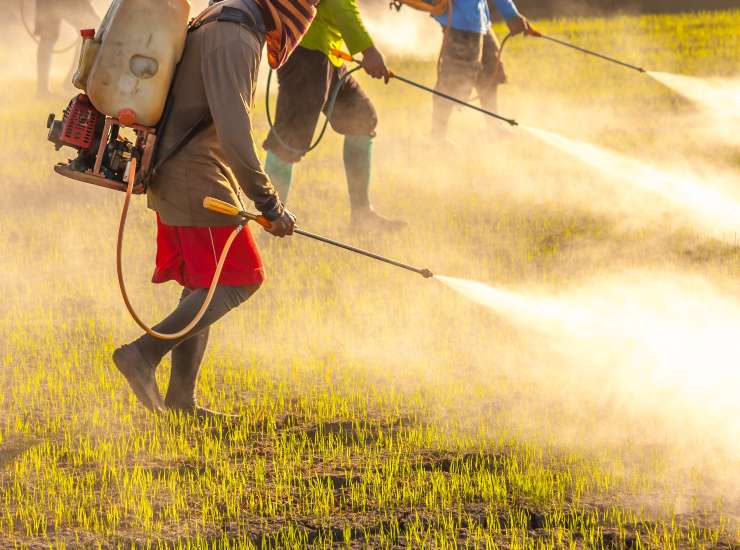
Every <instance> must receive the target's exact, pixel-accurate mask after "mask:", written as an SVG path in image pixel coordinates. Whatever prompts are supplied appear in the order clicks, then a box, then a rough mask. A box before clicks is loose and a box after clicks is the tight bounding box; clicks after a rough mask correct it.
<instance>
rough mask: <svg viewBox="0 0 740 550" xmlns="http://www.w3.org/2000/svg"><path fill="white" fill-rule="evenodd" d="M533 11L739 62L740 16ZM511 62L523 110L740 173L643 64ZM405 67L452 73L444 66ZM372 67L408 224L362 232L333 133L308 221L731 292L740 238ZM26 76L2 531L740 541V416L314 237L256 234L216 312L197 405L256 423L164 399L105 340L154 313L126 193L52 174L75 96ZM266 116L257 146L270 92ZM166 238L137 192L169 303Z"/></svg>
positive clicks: (480, 270)
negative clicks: (705, 413) (56, 136)
mask: <svg viewBox="0 0 740 550" xmlns="http://www.w3.org/2000/svg"><path fill="white" fill-rule="evenodd" d="M540 26H541V28H542V30H543V31H546V32H548V33H551V34H554V35H558V36H562V37H566V38H568V39H571V40H573V41H576V42H578V43H580V44H583V45H585V46H588V47H593V48H595V49H598V50H601V51H604V52H607V53H611V54H613V55H616V56H618V57H623V58H625V59H627V60H631V61H633V62H635V63H638V64H643V65H646V66H648V67H650V68H655V69H656V70H661V71H671V72H680V73H683V74H688V75H698V76H722V77H728V78H729V77H737V76H738V63H737V62H738V59H740V11H732V12H715V13H712V14H701V15H690V16H689V15H686V16H651V17H639V18H638V17H621V18H616V19H608V20H607V19H590V20H560V21H550V22H543V23H541V25H540ZM11 47H12V46H10V45H7V44H6V45H4V46H2V47H1V48H0V65H1V64H4V63H5V62H6V61H8V60H10V59H11V56H17V52H14V51H11ZM28 59H32V57H28ZM505 60H506V63H507V70H508V73H509V77H510V81H511V84H509V85H508V86H507V87H506V88H505V89H503V90H502V94H501V95H502V97H501V111H502V112H503V113H504V114H507V115H511V116H515V117H517V118H518V119H519V120H520V121H521V122H522V123H524V124H528V125H532V126H538V127H542V128H546V129H549V130H552V131H557V132H560V133H563V134H565V135H568V136H571V137H575V138H578V139H585V140H590V141H593V142H597V143H599V144H601V145H604V146H608V147H611V148H613V149H616V150H619V151H622V152H625V153H628V154H636V155H638V156H639V157H640V158H643V159H647V160H651V161H654V162H656V163H659V164H660V165H662V166H673V167H674V168H675V167H678V168H679V169H680V168H682V167H684V166H687V167H692V168H696V169H697V170H700V169H701V170H705V171H706V173H713V174H721V175H722V177H723V178H729V180H730V181H731V180H732V178H733V177H734V178H735V179H734V181H735V182H737V181H738V180H737V169H738V166H739V165H740V149H739V148H738V144H737V143H732V142H731V141H727V140H724V139H719V138H718V137H717V136H718V134H717V132H716V131H715V130H716V128H715V127H714V126H713V125H712V124H710V123H709V122H708V121H707V118H706V116H705V114H704V113H702V112H699V111H698V110H697V109H696V108H695V107H694V106H692V105H691V104H689V103H688V102H687V101H686V100H684V99H682V98H680V97H678V96H676V95H674V94H673V93H672V92H670V91H669V90H667V89H665V88H663V87H662V86H660V85H659V84H657V83H656V82H654V81H652V80H650V79H649V78H648V77H646V76H644V75H641V74H638V73H632V72H629V71H624V70H622V69H619V68H617V67H614V66H612V65H608V64H605V63H603V62H601V61H598V60H592V59H589V58H586V57H583V56H581V55H578V54H575V53H571V52H569V51H567V50H563V49H557V48H554V47H551V46H547V45H545V44H543V43H541V42H537V41H533V40H531V39H528V40H524V39H518V40H516V41H512V42H511V45H510V46H507V51H506V52H505ZM391 61H392V67H393V68H394V70H396V71H397V72H398V73H399V74H404V75H406V76H408V77H411V78H415V79H418V80H420V81H422V82H425V83H432V82H433V80H434V66H435V62H434V60H419V59H400V58H392V57H391ZM0 75H2V73H0ZM2 76H3V77H4V75H2ZM263 76H264V75H263ZM361 78H362V79H363V82H367V80H366V79H365V78H364V77H361ZM367 85H368V90H369V92H370V93H371V95H372V97H373V99H374V100H375V101H376V104H377V108H378V111H379V113H380V117H381V125H380V128H379V130H378V139H377V144H376V168H375V181H376V184H375V189H374V193H375V204H376V206H377V208H378V209H379V210H381V211H383V212H387V213H392V214H394V215H398V216H401V217H404V218H405V219H407V220H408V221H409V222H410V229H409V230H408V231H407V232H405V233H403V234H401V235H397V236H387V237H369V236H363V235H355V234H352V233H351V232H350V231H349V228H348V206H347V202H348V201H347V199H346V190H345V183H344V175H343V171H342V165H341V149H340V145H341V142H340V141H339V138H338V137H337V136H335V135H332V136H330V137H329V138H328V139H327V140H326V141H325V142H324V143H323V144H322V145H321V146H320V148H319V149H318V150H317V151H316V152H315V153H313V154H312V155H311V156H310V157H309V158H308V159H307V160H306V161H305V162H303V163H302V164H301V165H300V168H299V173H298V178H297V182H296V187H295V192H294V194H293V195H292V197H291V207H292V209H293V210H294V211H295V212H296V213H297V215H298V218H299V223H300V224H301V225H303V226H304V227H306V228H308V229H310V230H312V231H316V232H319V233H324V234H327V235H330V236H335V237H337V238H342V239H345V240H348V241H351V242H353V243H355V244H358V245H361V246H366V247H369V248H372V249H373V250H376V251H378V252H381V253H383V254H388V255H390V256H392V257H395V258H399V259H401V260H403V261H407V262H410V263H413V264H416V265H420V266H422V267H429V268H431V269H432V270H433V271H435V272H436V273H441V274H447V275H452V276H459V277H465V278H470V279H475V280H478V281H482V282H485V283H487V284H491V285H497V286H498V285H501V286H502V287H503V288H507V289H514V290H521V291H523V292H524V291H526V292H527V293H530V292H531V293H533V294H534V295H551V296H562V297H568V296H571V295H573V294H576V295H577V294H578V292H579V289H581V288H588V289H595V290H594V292H598V290H599V288H601V287H600V286H599V284H598V283H599V281H602V280H604V279H605V278H608V279H609V280H610V281H612V282H613V280H614V278H615V277H616V278H617V280H618V285H617V286H616V287H615V285H614V284H611V283H610V284H609V285H606V286H605V287H604V288H606V289H607V290H608V289H614V288H617V289H622V290H623V292H622V293H619V292H615V293H614V294H613V295H612V294H610V293H609V292H607V291H604V293H603V294H602V295H601V297H602V298H603V300H604V301H605V302H606V303H612V302H613V303H614V304H620V305H624V304H626V303H628V302H629V299H633V298H634V297H635V296H639V300H642V301H644V302H645V303H647V304H648V306H647V307H650V304H651V303H652V302H651V298H652V297H653V296H654V295H658V294H660V293H661V292H663V291H664V290H665V289H666V288H668V289H669V290H670V289H672V290H671V293H672V294H670V296H671V297H672V300H673V299H675V300H677V301H678V302H677V303H683V302H682V300H683V299H684V298H683V296H684V294H683V293H685V295H686V297H687V299H688V297H693V298H694V299H695V300H698V301H699V302H700V303H703V302H702V299H703V298H702V297H704V296H709V295H711V296H712V297H713V299H715V300H716V301H717V302H721V303H725V304H729V305H732V304H735V302H736V301H737V300H739V298H738V296H740V278H739V277H738V274H740V248H738V247H737V245H736V241H734V242H733V239H720V238H715V237H713V236H709V235H707V232H706V231H705V230H704V228H701V229H699V228H697V227H696V226H695V225H693V224H692V223H691V222H690V220H689V218H687V217H686V216H684V214H685V213H684V212H682V211H681V210H680V209H673V207H672V206H671V205H670V204H667V203H666V204H664V203H663V202H661V201H659V200H655V199H654V198H653V197H651V196H650V195H649V194H647V195H641V194H635V193H634V192H631V191H627V190H625V189H624V188H619V187H615V186H613V185H611V186H610V185H604V181H603V180H604V176H603V175H600V174H599V173H596V172H594V171H593V170H590V169H588V168H586V167H583V166H581V165H579V164H578V163H577V162H576V161H574V160H572V159H567V158H563V156H562V155H561V154H559V153H558V152H557V151H554V150H550V149H548V148H547V147H546V146H545V145H542V144H539V143H537V142H536V141H533V140H532V139H531V138H528V137H526V136H521V135H520V134H519V133H516V132H515V133H514V134H512V135H510V134H507V133H505V132H502V131H501V130H499V129H497V128H490V127H488V126H486V125H485V124H484V121H481V120H480V119H479V118H477V117H476V115H471V114H468V113H459V114H458V116H457V118H456V120H455V124H454V128H453V129H452V131H451V133H450V140H451V141H452V142H454V144H443V143H441V142H439V141H438V140H434V139H433V138H432V137H431V136H429V132H430V129H429V128H430V124H429V118H430V111H431V109H430V100H429V98H428V97H427V96H424V95H421V94H420V93H418V92H416V91H415V90H413V89H411V88H407V87H403V86H402V84H400V83H397V82H394V83H391V84H390V85H389V86H388V87H385V86H384V85H382V84H379V83H376V82H367ZM32 89H33V86H32V82H31V81H30V80H29V81H23V80H18V79H13V80H10V79H4V80H3V82H2V88H0V102H1V103H0V104H1V105H2V106H3V107H2V109H1V110H0V144H2V148H1V150H0V184H1V185H2V192H1V193H0V214H1V216H0V257H2V258H3V265H2V269H1V270H0V283H1V284H2V286H1V287H0V288H2V300H1V301H0V385H1V386H2V392H0V547H2V548H5V547H8V548H15V547H33V548H46V547H49V546H53V547H59V548H64V547H66V548H75V547H80V548H81V547H85V548H89V547H120V548H133V547H136V548H139V547H142V548H170V547H174V548H210V547H218V548H241V547H245V546H246V547H278V548H288V547H289V548H302V547H305V546H310V545H315V546H317V547H348V548H366V547H367V548H376V547H378V548H630V547H631V548H738V547H740V522H739V519H740V481H739V480H738V472H739V471H740V457H739V455H738V445H737V440H735V441H733V440H732V439H733V437H732V436H733V434H735V435H738V432H737V429H738V423H740V418H738V417H737V416H735V415H733V410H732V409H730V410H729V411H719V412H718V413H717V415H715V416H711V417H708V418H711V419H712V422H711V423H707V422H704V417H700V416H696V415H695V410H694V409H685V408H682V407H681V404H680V403H676V402H674V401H671V395H667V397H666V398H665V399H664V400H663V401H661V398H660V397H659V396H660V392H661V390H662V387H660V386H659V385H656V386H652V385H651V383H652V382H651V379H649V378H643V377H640V376H639V372H641V371H639V369H638V370H635V369H634V368H633V367H634V365H631V364H630V365H627V364H625V363H623V361H622V360H621V356H619V355H618V354H617V355H615V356H614V357H615V358H614V360H613V361H611V360H610V361H603V360H602V359H603V357H601V356H602V355H603V353H606V352H605V351H604V350H605V349H608V350H611V351H614V350H612V349H611V348H610V347H609V346H610V345H612V344H609V343H608V342H607V345H606V347H601V345H600V343H599V342H592V341H584V340H579V339H578V338H573V339H568V338H566V337H562V338H561V337H560V336H562V333H560V332H558V334H557V336H553V335H552V334H549V333H548V327H549V326H550V325H544V329H543V328H542V327H541V326H537V327H535V326H528V323H527V322H520V321H521V318H517V319H512V318H511V317H510V316H507V315H504V314H502V313H501V312H493V311H490V310H487V309H485V308H483V307H481V306H479V305H477V304H475V303H472V302H469V301H466V300H464V299H463V298H462V297H460V296H458V295H456V294H454V293H453V292H452V291H450V290H449V289H447V288H445V287H443V286H442V285H441V284H439V283H438V282H436V281H426V280H423V279H421V278H419V277H417V276H415V275H413V274H409V273H406V272H403V271H400V270H399V271H397V270H395V269H393V268H391V267H389V266H386V265H383V264H378V263H374V262H371V261H369V260H367V259H364V258H361V257H355V256H352V255H349V254H347V253H345V252H341V251H336V250H333V249H329V248H327V247H324V246H321V245H318V244H315V243H313V242H310V241H305V240H302V239H300V238H298V237H295V238H293V239H291V240H288V241H279V242H278V241H275V242H273V241H269V242H267V239H265V243H264V244H265V246H264V247H263V252H264V256H265V260H266V264H267V268H268V274H269V279H268V281H267V283H266V284H265V286H264V287H263V289H262V290H261V291H260V292H259V293H258V295H257V296H256V297H255V298H254V299H253V300H251V301H249V302H248V303H247V304H245V305H243V306H242V307H241V308H240V309H239V310H237V311H236V312H233V313H232V314H230V315H229V316H228V317H227V318H226V320H225V321H224V322H222V323H220V324H219V325H218V326H217V327H216V328H215V330H214V332H213V337H212V346H211V348H210V350H209V352H208V354H207V356H206V363H205V365H204V368H203V375H202V378H201V384H200V400H201V402H202V403H203V404H204V405H207V406H210V407H213V408H218V409H221V410H225V411H229V412H233V413H238V414H239V415H241V418H240V420H239V421H238V422H230V423H219V422H213V421H211V422H205V421H195V420H192V419H189V418H181V417H174V416H173V417H168V418H154V417H152V416H150V415H147V414H146V413H145V412H144V411H143V410H142V408H141V407H140V406H139V405H138V404H137V402H136V400H135V398H134V397H133V395H132V394H131V393H130V391H129V390H128V387H127V386H126V384H125V382H124V381H123V380H122V378H121V377H120V376H119V375H118V373H117V372H116V370H115V368H114V367H113V365H112V363H111V361H110V356H111V353H112V351H113V349H114V348H115V347H116V346H117V345H120V344H121V343H123V342H127V341H129V340H131V339H133V338H134V337H136V336H137V335H138V332H137V329H136V326H135V325H134V323H133V322H132V321H131V320H130V319H129V317H128V316H127V314H126V312H125V309H124V307H123V304H122V302H121V299H120V297H119V295H118V290H117V285H116V281H115V263H114V253H115V245H114V243H115V230H116V226H117V221H118V214H119V210H120V207H121V204H122V199H123V197H122V195H119V194H117V193H113V192H110V191H106V190H102V189H96V188H88V187H86V186H84V185H83V184H78V183H72V182H67V181H65V180H62V179H60V178H58V177H55V176H53V175H52V171H51V167H52V166H53V164H54V162H56V161H58V160H61V159H64V158H66V157H65V152H64V151H63V152H61V153H54V151H53V148H52V147H51V145H50V144H48V143H46V142H45V128H44V122H45V120H46V116H47V114H48V113H49V112H50V111H55V112H57V113H58V112H60V111H61V108H62V107H63V106H64V104H65V102H66V99H67V98H66V95H60V96H59V97H57V98H54V99H52V100H48V101H43V102H39V101H36V100H34V99H33V97H32V95H31V93H29V90H32ZM255 118H256V122H255V124H256V130H257V138H258V140H259V139H261V138H262V137H263V136H264V134H265V131H266V123H265V117H264V108H263V106H262V96H261V94H260V97H258V100H257V107H256V117H255ZM153 238H154V216H153V214H152V213H151V212H149V211H147V210H146V208H145V205H144V202H143V200H141V199H139V200H137V201H136V203H135V206H134V208H133V212H132V214H131V220H130V224H129V230H128V234H127V242H126V251H125V265H126V273H127V278H128V281H129V286H130V289H129V290H130V292H131V294H132V296H133V299H134V303H135V305H136V307H137V308H138V309H139V310H140V313H141V314H142V315H143V317H144V318H145V319H147V320H149V321H154V320H156V319H159V318H160V317H162V316H163V315H164V314H165V313H166V312H168V311H169V310H170V308H171V307H172V306H173V305H174V304H175V302H176V300H177V297H178V295H179V292H178V289H177V288H176V287H175V286H165V287H160V288H154V287H152V285H150V284H149V282H148V278H149V277H150V275H151V269H152V266H153V258H154V249H153V242H154V241H153ZM635 273H637V274H638V276H635V275H634V274H635ZM663 281H669V283H666V284H664V283H663ZM699 281H701V282H699ZM622 284H623V285H624V286H623V287H621V286H619V285H622ZM630 285H631V286H630ZM635 289H637V291H639V292H637V293H636V292H635ZM661 296H662V295H661ZM672 300H669V301H671V303H672V304H673V301H672ZM728 307H729V306H728ZM733 307H734V306H733ZM625 309H627V310H628V309H629V308H628V307H626V306H625ZM666 309H667V308H666ZM739 310H740V309H739ZM622 313H624V312H622ZM625 315H626V314H625ZM620 318H621V317H620ZM690 321H691V320H690V319H689V320H688V321H687V323H688V322H690ZM697 332H698V328H697ZM668 334H669V336H670V334H671V333H670V332H669V333H668ZM617 337H618V335H617V334H615V338H617ZM554 340H556V341H554ZM669 340H670V338H669ZM710 341H711V340H710ZM728 342H729V343H728ZM685 343H686V342H685V341H681V340H680V339H676V340H675V341H673V340H671V341H670V342H669V345H670V346H675V347H678V348H679V349H681V345H682V344H685ZM725 343H726V344H727V347H728V349H729V350H730V351H729V352H728V353H729V354H730V355H729V357H730V358H734V357H735V355H732V353H733V351H732V349H733V348H734V345H733V344H732V338H731V336H730V337H729V338H728V340H727V341H726V342H725ZM618 345H619V344H616V345H615V346H618ZM638 351H639V350H638ZM602 352H603V353H602ZM638 357H640V356H639V355H638ZM678 359H680V358H678ZM715 359H716V358H708V359H707V360H706V363H703V362H702V363H696V364H690V365H688V367H689V368H691V367H694V368H695V369H703V368H705V367H706V366H707V365H709V364H710V363H711V362H712V361H714V360H715ZM605 364H608V366H609V367H610V369H613V371H612V370H604V371H601V370H600V369H602V368H604V365H605ZM682 368H684V369H686V368H687V366H686V365H682ZM736 369H737V364H736V363H734V364H730V365H729V366H728V370H727V372H728V373H729V374H728V378H727V383H726V386H729V387H726V388H725V390H726V391H730V392H731V391H733V390H732V387H731V385H732V384H733V383H734V384H737V381H738V378H737V375H736V374H734V372H735V371H736ZM620 372H621V373H632V372H635V373H638V374H637V375H635V376H634V377H630V378H628V379H626V380H625V379H624V378H625V377H626V376H620V375H619V374H617V373H620ZM684 372H689V371H688V370H687V371H682V374H681V376H683V373H684ZM168 374H169V364H168V363H167V364H164V365H163V366H162V367H161V368H160V370H159V373H158V377H159V381H160V387H163V386H165V385H166V381H167V379H168ZM688 379H689V378H688V376H687V378H686V380H688ZM653 382H654V380H653ZM687 383H688V382H687ZM721 385H722V384H720V386H721ZM735 388H737V385H735ZM697 391H698V390H697ZM612 392H613V393H612ZM656 403H659V404H660V406H659V407H658V406H656ZM696 410H704V409H696ZM734 410H735V411H736V410H737V409H734ZM696 414H698V413H696ZM713 414H714V413H713ZM692 415H693V416H692ZM717 418H720V419H721V421H716V422H715V420H716V419H717Z"/></svg>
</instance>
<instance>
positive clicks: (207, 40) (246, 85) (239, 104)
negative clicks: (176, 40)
mask: <svg viewBox="0 0 740 550" xmlns="http://www.w3.org/2000/svg"><path fill="white" fill-rule="evenodd" d="M313 2H314V0H224V1H222V2H219V3H215V4H214V5H212V6H210V7H208V8H206V10H205V11H204V12H203V13H202V14H201V15H199V16H198V17H197V18H196V22H195V24H194V25H195V27H194V29H195V30H193V31H192V32H191V33H190V34H189V37H188V40H187V43H186V46H185V52H184V54H183V58H182V62H181V63H180V67H179V69H178V73H177V77H176V79H175V82H174V83H173V88H172V97H173V101H172V107H171V111H170V114H169V117H168V121H169V122H168V123H167V124H166V127H165V129H164V132H163V135H162V138H161V140H162V141H161V144H160V150H159V155H160V157H159V158H163V157H162V155H164V157H165V158H168V159H169V160H167V162H166V163H165V164H164V165H163V166H162V167H161V169H160V170H159V171H158V172H157V173H156V175H155V176H154V177H153V181H152V182H151V184H150V186H149V188H148V190H147V198H148V201H149V206H150V208H152V209H153V210H155V211H156V213H157V230H158V233H157V257H156V268H155V272H154V277H153V282H154V283H164V282H165V281H176V282H177V283H179V284H180V285H181V286H182V287H183V292H182V298H181V300H180V303H179V305H178V306H177V308H176V309H175V310H174V311H173V312H172V313H171V314H170V315H169V316H168V317H167V318H165V319H164V320H163V321H162V322H161V323H159V324H158V325H157V326H155V327H154V329H155V330H156V331H158V332H162V333H167V334H173V333H175V332H177V331H179V330H181V329H183V328H184V327H185V326H186V325H187V324H188V323H189V322H190V321H191V320H193V319H194V318H195V315H196V312H198V310H199V309H200V307H201V305H202V304H203V302H204V300H205V297H206V294H207V287H208V286H209V285H210V283H211V279H212V278H213V275H214V271H215V268H216V260H217V259H218V258H220V256H221V252H222V250H223V247H224V244H225V240H226V239H227V237H228V236H229V235H230V234H231V232H232V230H233V228H234V224H235V220H234V219H233V218H230V217H228V216H224V215H222V214H217V213H213V212H210V211H208V210H205V209H204V208H203V206H202V204H203V199H204V198H205V197H206V196H213V197H216V198H220V199H222V200H225V201H228V202H230V203H232V204H235V205H239V204H241V198H240V196H239V195H240V190H241V191H243V192H244V194H245V195H246V196H247V197H248V198H249V200H250V201H252V202H253V203H254V205H255V207H256V208H257V209H258V210H259V211H260V212H261V213H262V215H263V216H265V217H266V218H267V219H268V220H270V222H271V224H272V226H271V228H270V229H268V231H269V232H270V233H272V234H273V235H275V236H277V237H285V236H287V235H290V234H292V232H293V227H294V225H295V218H294V217H293V215H292V214H291V213H290V212H289V211H288V210H287V209H285V207H284V206H283V203H282V202H281V200H280V198H279V196H278V194H277V193H276V192H275V189H274V188H273V186H272V185H271V183H270V181H269V180H268V178H267V176H266V175H265V173H264V172H263V171H262V168H261V166H260V162H259V159H258V157H257V154H256V152H255V149H254V143H253V140H252V123H251V120H250V110H251V102H252V101H253V98H254V91H255V84H256V82H257V71H258V68H259V64H260V58H261V55H262V46H263V43H264V42H265V41H266V42H267V52H268V60H269V62H270V66H272V67H273V68H278V67H280V66H281V65H282V64H283V63H284V62H285V60H286V59H287V58H288V56H289V55H290V53H291V52H292V50H293V49H294V47H295V46H296V45H297V44H298V42H299V40H300V39H301V36H303V33H304V32H305V30H306V29H307V28H308V25H309V24H310V22H311V20H312V19H313V17H314V15H315V8H314V7H313ZM197 128H201V129H200V131H194V129H197ZM263 279H264V269H263V266H262V260H261V259H260V255H259V252H258V250H257V248H256V246H255V242H254V239H253V238H252V236H251V234H250V233H249V230H248V229H246V228H245V229H244V230H243V231H242V232H241V233H240V234H239V236H238V238H237V240H236V241H235V243H234V246H233V248H232V250H231V252H230V254H229V255H228V257H227V260H226V264H225V269H224V271H223V274H222V277H221V280H220V283H219V284H218V286H217V288H216V291H215V296H214V299H213V302H212V304H211V305H210V307H209V308H208V310H207V312H206V314H205V317H203V320H202V321H201V322H200V323H199V324H198V325H197V326H196V328H195V329H194V330H193V331H192V332H191V333H190V334H188V335H187V336H185V337H184V338H181V339H179V340H176V341H171V340H160V339H157V338H154V337H152V336H149V335H148V334H145V335H143V336H141V337H140V338H138V339H137V340H136V341H134V342H132V343H130V344H126V345H124V346H121V347H120V348H118V349H117V350H116V351H115V352H114V353H113V361H114V362H115V364H116V366H117V367H118V369H119V370H120V371H121V373H122V374H123V375H124V376H125V377H126V379H127V380H128V383H129V384H130V386H131V389H132V390H133V391H134V393H135V394H136V397H137V398H138V399H139V400H140V401H141V403H142V404H143V405H144V406H145V407H146V408H148V409H149V410H152V411H163V410H165V409H169V410H174V411H182V412H184V413H190V414H196V415H217V414H218V413H214V412H212V411H208V410H207V409H203V408H200V407H198V406H197V404H196V399H195V387H196V383H197V379H198V373H199V370H200V365H201V361H202V359H203V354H204V353H205V351H206V346H207V345H208V333H209V327H210V326H211V325H213V324H214V323H215V322H216V321H218V320H219V319H220V318H221V317H223V316H224V315H226V314H227V313H228V312H229V311H230V310H232V309H234V308H236V307H238V306H239V305H240V304H242V303H243V302H244V301H246V300H247V299H248V298H249V297H251V296H252V295H253V294H254V293H255V292H256V291H257V289H258V288H259V287H260V285H261V284H262V281H263ZM170 351H171V352H172V374H171V378H170V382H169V388H168V390H167V394H166V397H165V399H164V400H162V397H161V395H160V393H159V390H158V388H157V385H156V381H155V378H154V374H155V371H156V369H157V366H158V365H159V363H160V361H161V360H162V358H163V357H164V356H165V355H166V354H167V353H168V352H170Z"/></svg>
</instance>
